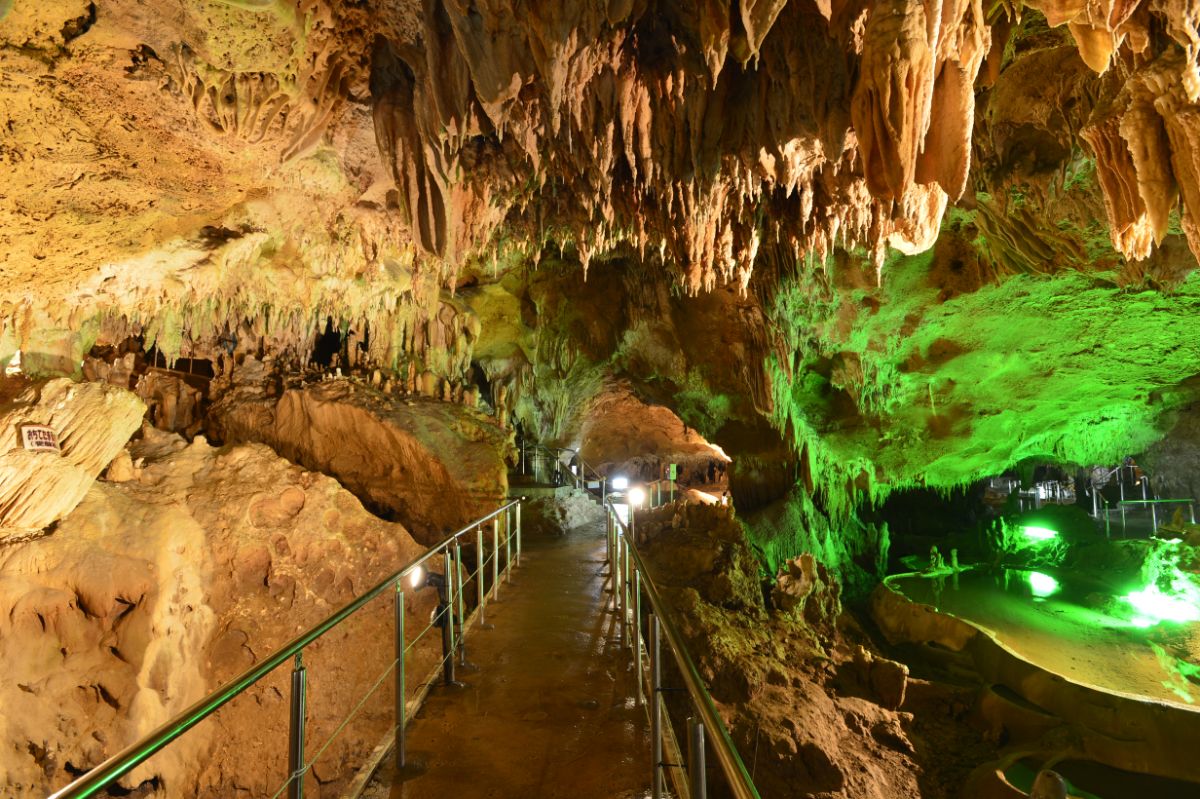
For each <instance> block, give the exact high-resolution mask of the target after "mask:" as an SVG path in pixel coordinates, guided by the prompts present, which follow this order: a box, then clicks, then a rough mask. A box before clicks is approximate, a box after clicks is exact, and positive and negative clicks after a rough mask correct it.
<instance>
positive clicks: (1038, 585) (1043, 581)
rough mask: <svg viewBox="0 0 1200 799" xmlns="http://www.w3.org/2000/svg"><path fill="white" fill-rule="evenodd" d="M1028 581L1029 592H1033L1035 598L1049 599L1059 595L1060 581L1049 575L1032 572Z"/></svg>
mask: <svg viewBox="0 0 1200 799" xmlns="http://www.w3.org/2000/svg"><path fill="white" fill-rule="evenodd" d="M1027 579H1028V580H1029V590H1030V591H1032V592H1033V595H1034V596H1038V597H1047V596H1052V595H1054V594H1056V593H1058V580H1055V579H1054V578H1053V577H1051V576H1050V575H1048V574H1042V573H1041V572H1030V573H1029V577H1028V578H1027Z"/></svg>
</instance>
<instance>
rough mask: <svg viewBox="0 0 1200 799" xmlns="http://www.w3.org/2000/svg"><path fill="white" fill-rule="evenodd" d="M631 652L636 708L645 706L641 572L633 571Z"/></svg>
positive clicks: (639, 570) (635, 569)
mask: <svg viewBox="0 0 1200 799" xmlns="http://www.w3.org/2000/svg"><path fill="white" fill-rule="evenodd" d="M633 652H634V664H635V665H634V669H633V676H634V681H635V682H636V683H637V703H638V707H641V706H642V705H644V704H646V692H645V690H644V689H643V688H642V571H641V569H638V568H634V570H633Z"/></svg>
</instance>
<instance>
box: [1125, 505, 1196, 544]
mask: <svg viewBox="0 0 1200 799" xmlns="http://www.w3.org/2000/svg"><path fill="white" fill-rule="evenodd" d="M1164 505H1174V506H1176V507H1179V506H1182V505H1187V509H1188V519H1189V520H1190V521H1191V523H1192V524H1195V523H1196V505H1195V503H1194V502H1193V501H1192V500H1191V499H1123V500H1121V501H1120V502H1118V503H1117V507H1116V510H1117V511H1118V512H1120V514H1121V532H1122V533H1124V532H1126V529H1127V526H1128V520H1127V518H1126V517H1127V515H1128V512H1129V511H1130V510H1142V509H1149V511H1150V532H1151V534H1152V535H1153V534H1156V533H1158V527H1159V521H1158V508H1159V507H1161V506H1164ZM1168 510H1169V508H1168ZM1110 512H1111V511H1110V510H1109V509H1108V508H1106V509H1105V516H1106V518H1107V516H1108V514H1109V513H1110Z"/></svg>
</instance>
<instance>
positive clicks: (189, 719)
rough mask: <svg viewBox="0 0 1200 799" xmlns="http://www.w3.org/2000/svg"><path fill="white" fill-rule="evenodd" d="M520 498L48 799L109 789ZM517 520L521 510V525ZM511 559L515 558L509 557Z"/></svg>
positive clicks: (73, 798)
mask: <svg viewBox="0 0 1200 799" xmlns="http://www.w3.org/2000/svg"><path fill="white" fill-rule="evenodd" d="M522 501H524V497H519V498H517V499H514V500H512V501H511V502H509V503H507V504H505V505H502V506H501V507H499V508H497V509H496V510H494V511H492V512H491V513H489V514H487V515H486V516H482V517H480V518H478V519H476V520H474V521H472V522H471V523H470V524H468V525H466V526H465V527H463V528H462V529H461V530H458V531H457V532H454V533H451V534H450V535H448V536H446V537H445V538H444V539H442V540H441V541H439V542H438V543H437V544H435V545H434V546H432V547H430V548H429V549H428V550H426V551H425V552H424V553H423V554H422V555H421V556H420V557H418V558H417V559H416V560H413V561H412V562H410V563H407V564H405V565H404V566H403V567H401V568H400V569H399V570H397V571H395V572H393V573H392V574H390V575H388V576H387V577H385V578H384V579H383V580H381V581H380V582H379V583H378V584H377V585H375V586H374V587H373V588H371V589H370V590H368V591H367V592H366V593H364V594H362V595H360V596H359V597H358V598H356V599H353V600H351V601H350V602H349V603H347V604H346V605H344V606H343V607H342V608H341V609H339V610H337V611H336V612H334V613H333V614H331V615H330V616H328V617H326V618H325V620H324V621H322V622H320V623H318V624H316V625H315V626H313V627H311V628H309V629H308V630H307V631H305V632H303V633H301V634H300V635H298V636H296V637H295V638H293V639H292V640H291V641H289V642H288V643H287V644H285V645H284V646H283V647H282V648H280V649H279V651H277V652H276V653H275V654H273V655H271V656H270V657H268V658H267V659H265V660H264V661H262V662H261V663H259V664H258V665H256V666H251V667H250V668H248V669H246V670H245V671H243V672H242V673H241V674H239V675H238V676H237V677H234V678H233V679H232V680H230V681H229V682H227V683H226V684H225V685H223V686H221V687H220V688H218V689H217V690H216V691H214V692H212V693H211V694H208V695H207V696H205V697H203V698H201V699H199V700H197V701H196V702H194V703H193V704H192V705H190V706H189V707H187V708H186V709H185V710H183V711H182V712H180V713H178V714H176V715H175V716H173V717H172V718H171V719H170V720H168V721H167V722H165V723H164V724H162V725H161V726H159V727H158V728H157V729H155V730H154V731H152V732H150V733H149V734H148V735H146V736H144V737H143V738H141V739H140V740H138V741H136V742H134V743H132V744H130V745H129V746H127V747H125V748H124V749H122V750H121V751H120V752H117V753H116V754H115V755H113V756H112V757H110V758H108V759H107V760H105V761H104V762H103V763H101V764H100V765H98V766H96V767H95V768H93V769H91V770H90V771H88V772H87V773H86V774H84V775H82V776H81V777H79V778H78V779H76V780H75V781H74V782H72V783H71V784H70V785H67V786H66V787H65V788H61V789H60V790H58V791H56V792H54V793H53V794H51V795H50V796H49V797H48V799H86V797H90V796H94V795H96V793H97V792H99V791H101V790H103V789H105V788H106V787H108V786H109V785H111V784H112V783H113V782H115V781H116V780H118V779H120V778H121V777H123V776H124V775H125V774H127V773H128V772H130V771H132V770H133V769H134V768H136V767H137V766H139V765H141V764H142V763H144V762H145V761H146V760H148V759H149V758H150V757H151V756H152V755H154V754H155V753H156V752H158V751H159V750H161V749H163V748H164V747H166V746H167V745H168V744H170V743H171V742H172V741H174V740H175V739H176V738H179V737H180V736H181V735H183V734H184V733H185V732H187V731H188V730H190V729H191V728H192V727H194V726H196V725H197V724H199V723H200V722H201V721H203V720H204V719H206V718H208V717H209V716H210V715H212V714H213V713H215V712H216V711H217V710H218V709H220V708H221V707H222V706H224V705H225V704H226V703H228V702H229V701H230V700H232V699H233V698H234V697H236V696H238V695H239V694H241V693H243V692H244V691H246V689H248V688H249V687H250V686H252V685H254V684H255V683H256V682H258V681H259V680H261V679H262V678H263V677H265V676H267V675H268V674H269V673H271V672H272V671H274V670H275V669H277V668H279V667H280V666H282V665H283V664H284V663H287V662H288V661H289V660H291V659H294V658H296V657H298V656H299V655H300V653H301V652H302V651H303V650H304V648H305V647H306V646H308V645H309V644H311V643H312V642H314V641H316V640H317V639H318V638H320V637H321V636H323V635H324V634H325V633H327V632H329V631H330V630H331V629H333V628H334V627H336V626H337V625H338V624H340V623H341V622H343V621H345V619H346V618H348V617H349V616H351V615H352V614H353V613H354V612H355V611H357V610H359V609H360V608H362V607H363V606H364V605H366V604H367V603H368V602H370V601H371V600H372V599H375V598H376V597H377V596H379V595H380V594H382V593H383V592H384V591H386V590H388V589H389V588H392V587H394V586H396V585H397V584H398V583H399V582H400V581H401V580H403V579H404V578H405V577H407V576H408V575H409V573H410V572H412V571H413V570H414V569H416V568H418V567H421V566H423V565H424V564H425V563H426V562H427V561H429V560H430V559H431V558H433V557H434V556H436V555H438V554H439V553H440V552H441V551H442V550H444V549H447V548H448V547H449V546H450V545H451V544H452V543H454V542H455V541H457V540H458V539H459V538H461V537H462V536H464V535H466V534H467V533H470V532H473V531H475V530H477V529H479V528H481V527H482V525H484V524H485V523H487V522H490V521H492V520H493V519H496V518H498V517H499V516H500V514H502V513H506V512H507V511H508V510H509V509H510V508H513V507H516V508H518V509H519V507H520V504H521V502H522ZM519 523H520V521H519V510H518V529H519ZM497 524H498V522H497ZM519 546H520V545H519V544H518V548H519ZM518 552H519V549H518ZM493 554H495V553H493ZM518 558H519V554H518ZM509 560H510V562H511V558H510V559H509ZM292 778H294V775H290V776H289V779H292Z"/></svg>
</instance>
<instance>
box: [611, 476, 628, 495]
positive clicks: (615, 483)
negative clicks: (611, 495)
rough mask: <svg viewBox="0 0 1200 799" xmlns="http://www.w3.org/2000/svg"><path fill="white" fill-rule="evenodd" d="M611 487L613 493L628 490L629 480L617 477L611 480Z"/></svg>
mask: <svg viewBox="0 0 1200 799" xmlns="http://www.w3.org/2000/svg"><path fill="white" fill-rule="evenodd" d="M611 485H612V490H613V491H624V490H625V489H627V488H629V478H628V477H621V476H620V475H618V476H616V477H614V478H613V479H612V483H611Z"/></svg>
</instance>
